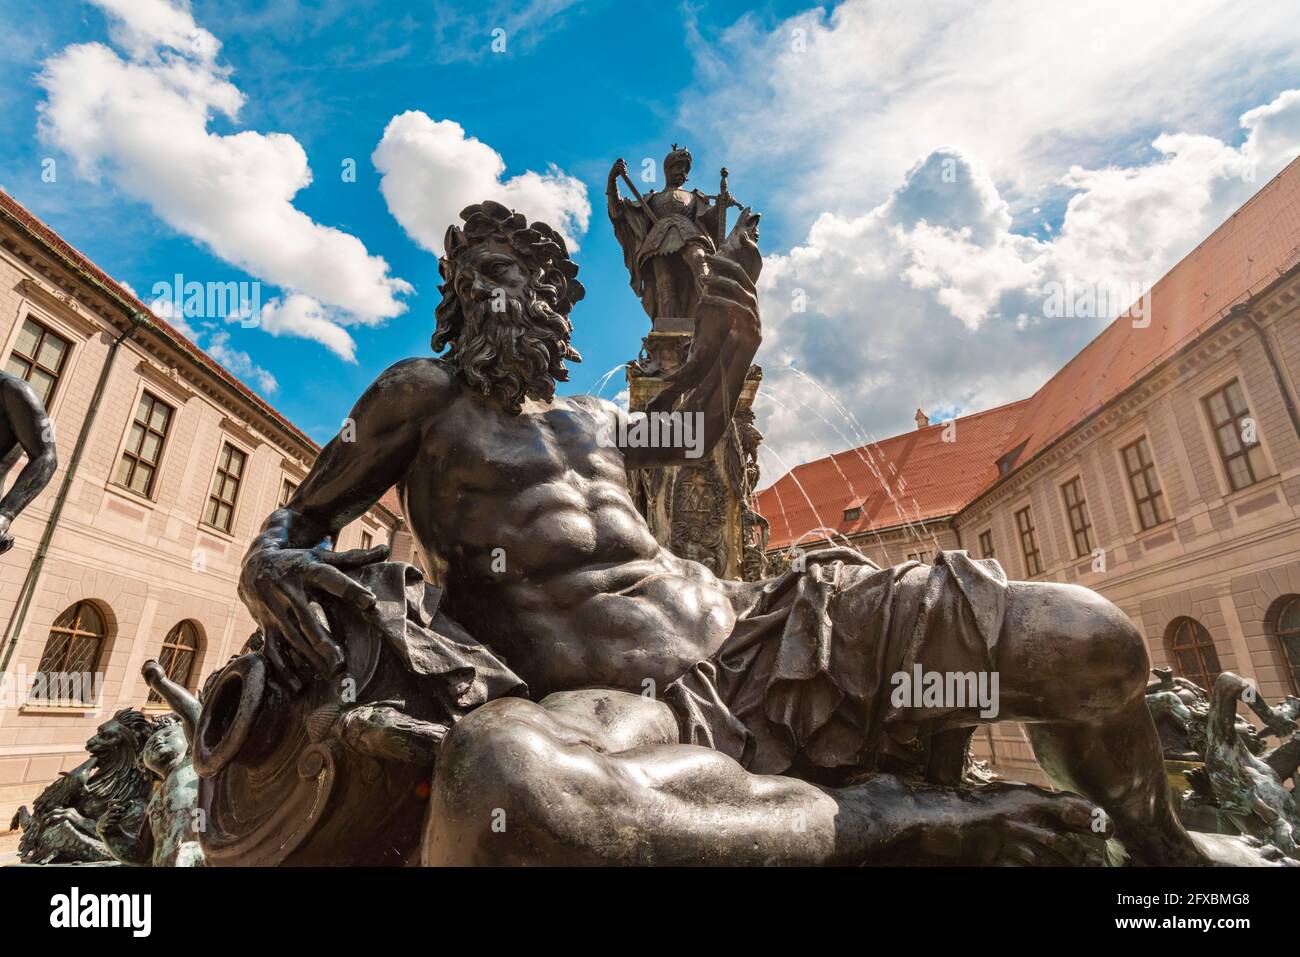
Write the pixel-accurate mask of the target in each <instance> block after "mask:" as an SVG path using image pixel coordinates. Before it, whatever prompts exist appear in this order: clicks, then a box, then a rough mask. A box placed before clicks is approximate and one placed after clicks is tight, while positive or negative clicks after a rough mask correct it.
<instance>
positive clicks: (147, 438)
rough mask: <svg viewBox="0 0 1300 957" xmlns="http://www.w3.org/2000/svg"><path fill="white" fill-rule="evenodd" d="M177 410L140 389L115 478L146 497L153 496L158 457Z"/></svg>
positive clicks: (160, 455)
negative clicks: (137, 402)
mask: <svg viewBox="0 0 1300 957" xmlns="http://www.w3.org/2000/svg"><path fill="white" fill-rule="evenodd" d="M174 411H175V410H174V409H172V407H171V406H170V405H168V404H167V403H165V402H163V401H162V400H161V399H159V398H158V397H157V396H156V395H154V394H153V393H151V392H142V393H140V402H139V404H138V405H137V406H136V408H135V419H134V421H132V423H131V431H130V432H129V433H127V436H126V448H124V449H122V458H121V459H120V460H119V461H118V463H117V472H116V473H114V475H113V481H114V482H115V483H117V484H118V485H121V486H122V487H123V488H129V489H130V490H131V491H132V492H137V493H139V494H140V495H143V496H144V497H145V498H152V497H153V487H154V479H155V478H156V477H157V475H158V461H159V459H161V458H162V450H163V444H164V443H165V442H166V441H167V430H168V429H169V428H171V424H172V413H173V412H174Z"/></svg>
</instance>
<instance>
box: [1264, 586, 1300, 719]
mask: <svg viewBox="0 0 1300 957" xmlns="http://www.w3.org/2000/svg"><path fill="white" fill-rule="evenodd" d="M1279 602H1280V605H1279V607H1278V609H1277V615H1276V616H1275V617H1274V619H1273V622H1272V628H1271V629H1270V630H1271V631H1272V633H1273V640H1274V641H1275V642H1277V647H1278V649H1279V650H1280V651H1281V654H1282V664H1283V666H1284V668H1285V670H1286V674H1287V680H1288V681H1289V682H1290V684H1291V693H1292V694H1297V695H1300V654H1297V655H1296V657H1295V658H1292V656H1291V653H1290V652H1289V651H1288V650H1287V647H1286V639H1287V638H1294V640H1295V642H1296V647H1297V648H1300V625H1297V626H1296V627H1295V628H1294V629H1292V628H1288V629H1285V630H1284V629H1283V627H1282V619H1283V618H1284V617H1286V612H1287V610H1288V609H1290V608H1291V606H1292V605H1295V606H1297V607H1300V595H1283V596H1282V597H1281V598H1280V599H1279Z"/></svg>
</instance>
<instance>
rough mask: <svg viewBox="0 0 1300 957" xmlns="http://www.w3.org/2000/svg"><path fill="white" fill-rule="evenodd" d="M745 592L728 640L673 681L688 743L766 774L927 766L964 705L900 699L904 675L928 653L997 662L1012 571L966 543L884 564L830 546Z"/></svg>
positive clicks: (983, 666)
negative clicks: (937, 733) (897, 682)
mask: <svg viewBox="0 0 1300 957" xmlns="http://www.w3.org/2000/svg"><path fill="white" fill-rule="evenodd" d="M732 604H733V606H734V607H735V610H736V614H737V621H736V626H735V628H734V630H733V631H732V633H731V635H730V636H729V637H728V639H727V640H726V642H725V643H724V644H723V646H722V647H721V648H720V649H719V650H718V651H717V652H716V653H715V654H714V655H713V656H712V657H711V658H709V659H708V660H705V661H701V662H699V663H698V664H696V665H695V666H693V667H692V668H691V669H690V670H689V671H688V672H687V673H686V674H685V675H683V676H682V677H681V678H679V679H678V680H677V681H675V682H673V683H672V684H671V685H670V686H669V687H668V688H667V689H665V692H664V700H665V701H666V702H667V703H668V704H669V706H670V707H672V708H673V710H674V711H675V712H676V713H677V717H678V722H679V725H680V727H681V740H682V742H683V743H688V744H699V745H704V746H706V747H710V748H714V749H715V750H718V751H722V752H723V753H725V754H728V755H730V756H732V757H734V758H735V759H736V760H738V761H739V762H740V763H741V764H743V765H744V766H745V767H746V768H747V769H749V770H750V771H753V772H755V773H761V774H781V773H784V772H786V771H790V770H792V769H794V770H801V769H802V770H807V769H809V768H812V769H818V768H820V769H831V770H844V771H850V770H851V771H860V770H872V769H877V768H880V769H884V768H890V769H895V768H897V767H899V766H900V765H903V766H916V767H919V766H922V765H923V764H924V762H925V761H926V758H927V753H928V750H927V749H928V738H929V735H930V734H931V733H932V731H933V730H934V729H935V728H936V727H937V726H938V723H939V722H940V721H942V720H943V719H944V718H946V717H948V716H950V715H951V713H952V711H954V710H956V709H955V708H951V707H949V708H933V707H931V708H903V707H895V706H893V705H892V704H891V701H890V698H891V694H890V692H891V690H892V688H891V678H892V676H893V675H895V674H897V673H899V672H905V671H906V672H910V671H911V669H912V667H913V665H915V664H920V665H921V666H922V668H923V669H924V670H926V671H937V672H975V673H980V672H991V671H992V670H993V669H994V667H995V666H994V662H995V652H996V645H997V640H998V634H999V632H1000V630H1001V627H1002V617H1003V613H1004V611H1005V608H1006V575H1005V574H1004V573H1003V571H1002V569H1001V567H999V566H998V564H997V563H996V562H994V561H977V560H975V559H972V558H970V557H969V556H968V555H967V554H966V553H965V552H959V551H957V552H943V553H941V554H940V555H938V556H937V557H936V559H935V564H934V565H933V566H927V565H922V564H920V563H918V562H908V563H905V564H902V565H897V566H894V567H892V568H884V569H882V568H880V567H878V566H877V565H875V564H874V563H872V562H871V561H870V560H868V559H867V558H866V557H864V556H863V555H861V554H860V553H858V552H856V551H854V550H853V549H849V548H829V549H825V550H822V551H817V552H810V553H808V554H807V555H806V556H805V557H804V569H803V570H802V571H796V570H793V569H792V570H791V571H788V572H786V573H785V574H783V575H780V576H779V577H776V578H770V579H766V580H764V581H760V582H753V583H745V584H742V585H739V586H737V587H735V588H734V589H732Z"/></svg>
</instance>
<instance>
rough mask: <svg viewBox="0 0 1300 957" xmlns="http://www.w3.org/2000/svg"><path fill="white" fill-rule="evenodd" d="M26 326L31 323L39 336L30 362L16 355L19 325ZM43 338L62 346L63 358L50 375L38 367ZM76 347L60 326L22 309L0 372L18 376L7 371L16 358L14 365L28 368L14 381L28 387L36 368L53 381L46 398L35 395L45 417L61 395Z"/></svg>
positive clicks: (23, 355)
mask: <svg viewBox="0 0 1300 957" xmlns="http://www.w3.org/2000/svg"><path fill="white" fill-rule="evenodd" d="M27 322H30V323H32V325H34V326H36V327H38V328H39V329H40V334H39V335H38V336H37V339H36V348H35V350H34V355H33V356H31V357H30V358H29V357H28V356H27V355H25V354H23V353H20V352H19V351H18V337H19V335H20V334H21V333H22V329H23V325H24V324H25V323H27ZM47 336H53V337H54V338H55V339H58V340H59V341H61V342H63V343H64V349H63V355H62V357H61V358H60V360H59V368H58V369H57V370H56V371H53V372H51V371H50V369H49V368H48V367H46V366H43V365H40V363H39V356H40V352H41V346H42V344H44V342H45V339H46V337H47ZM76 344H77V340H76V339H75V338H73V337H72V336H69V335H68V333H67V330H65V329H64V328H63V327H62V326H59V325H57V324H55V323H53V322H50V321H49V320H48V319H47V318H46V317H45V316H44V315H43V314H35V313H34V312H33V310H31V309H25V310H22V311H20V313H19V316H18V321H17V322H16V323H15V324H14V328H13V333H12V335H11V336H10V340H9V343H8V350H7V351H6V352H5V358H4V365H3V366H0V368H3V369H4V370H5V371H6V372H9V373H10V374H11V375H18V373H16V372H13V371H12V370H10V368H9V364H10V362H12V361H13V360H14V358H15V357H17V359H18V361H20V362H25V363H27V364H28V365H29V366H30V367H31V368H29V369H28V370H27V373H28V374H27V375H18V377H19V378H20V379H22V380H23V381H24V382H26V383H27V384H28V385H31V379H30V378H29V376H30V374H31V373H32V372H33V371H34V370H36V369H37V368H40V369H41V371H43V372H45V373H46V374H48V375H50V376H51V377H52V378H53V380H54V381H53V382H52V383H51V384H50V393H49V395H47V396H41V395H39V394H38V395H37V398H38V399H40V400H41V405H42V406H44V408H45V411H46V414H47V415H48V414H49V412H50V409H52V408H53V407H54V403H55V401H56V400H57V399H58V398H59V396H60V395H61V393H60V391H59V385H60V383H62V382H63V381H64V380H65V379H66V378H67V377H68V373H69V372H70V371H71V368H70V367H71V365H72V354H73V352H74V350H75V347H76ZM32 391H33V392H35V391H36V387H35V386H32Z"/></svg>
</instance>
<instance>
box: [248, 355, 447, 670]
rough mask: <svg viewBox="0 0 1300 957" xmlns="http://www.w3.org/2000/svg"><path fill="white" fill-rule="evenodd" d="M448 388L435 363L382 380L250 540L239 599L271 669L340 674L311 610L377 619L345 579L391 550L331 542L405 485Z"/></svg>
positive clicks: (414, 365)
mask: <svg viewBox="0 0 1300 957" xmlns="http://www.w3.org/2000/svg"><path fill="white" fill-rule="evenodd" d="M446 386H447V375H446V373H445V372H444V371H443V369H442V367H441V366H440V365H439V364H438V363H437V362H435V361H434V360H432V359H408V360H405V361H403V362H399V363H397V364H396V365H394V366H392V367H390V368H389V369H387V370H386V371H384V372H383V373H382V374H381V375H380V376H379V378H378V379H376V380H375V382H374V383H373V384H372V385H371V386H370V388H368V389H367V390H366V392H365V394H363V395H362V396H361V399H360V400H359V401H358V402H357V404H356V406H355V407H354V408H353V410H352V413H351V414H350V415H349V416H348V418H346V419H345V420H344V421H343V428H342V429H341V430H340V432H339V434H338V435H337V436H335V438H334V439H332V440H331V441H330V443H329V444H328V445H326V446H325V448H324V449H323V450H322V451H321V454H320V456H319V457H318V458H317V459H316V464H315V465H314V466H313V467H312V470H311V472H310V474H308V476H307V478H306V479H304V480H303V483H302V485H300V486H299V487H298V490H297V491H296V492H295V493H294V495H293V497H292V498H291V499H290V500H289V501H288V502H287V503H286V504H285V506H284V507H283V508H280V509H277V510H276V511H275V512H272V513H271V517H270V518H268V519H267V520H266V524H265V525H264V526H263V527H262V532H261V534H260V535H258V537H257V538H256V539H255V540H254V541H253V544H252V546H251V547H250V548H249V550H248V554H247V555H245V556H244V567H243V570H242V572H241V575H240V581H239V597H240V598H241V599H243V602H244V604H245V605H247V606H248V610H249V613H250V614H251V615H252V616H253V619H254V621H256V622H257V623H258V625H259V626H260V627H261V629H262V636H263V639H264V641H265V648H266V652H267V658H268V660H269V661H270V663H271V665H272V667H273V668H276V669H277V670H279V671H281V672H282V673H283V672H300V671H304V670H306V671H310V672H313V673H315V674H318V675H323V676H328V675H333V674H337V673H339V672H340V671H342V669H343V666H344V662H343V652H342V649H341V648H340V646H339V645H338V643H336V642H335V641H334V640H333V638H332V637H331V636H330V634H329V632H328V631H327V630H326V629H325V626H324V625H322V624H321V623H320V621H319V619H318V618H317V616H316V614H315V613H314V612H313V610H312V608H311V604H312V602H320V601H322V600H324V601H342V602H347V603H349V604H352V605H354V606H355V607H357V608H359V609H361V610H362V611H363V612H367V613H368V612H371V611H373V609H374V604H375V596H374V595H373V594H372V593H371V592H370V591H369V590H368V589H366V588H364V587H362V586H361V585H359V584H357V582H356V581H354V580H353V579H352V578H351V577H349V576H348V575H347V574H345V573H346V572H347V571H348V570H351V569H355V568H359V567H361V566H363V565H367V564H370V563H371V562H376V561H382V560H383V559H384V558H385V557H387V554H388V548H387V546H383V545H380V546H377V547H375V548H369V549H353V550H351V551H346V552H336V551H334V548H333V542H334V541H335V540H336V539H337V536H338V533H339V532H340V531H341V530H342V529H343V527H344V526H345V525H347V524H348V523H349V522H351V521H353V520H355V519H356V518H358V517H360V516H361V515H362V514H364V513H365V511H366V510H367V509H369V508H370V507H371V506H372V505H374V504H375V502H377V501H379V498H380V496H382V495H383V494H384V493H385V492H387V491H388V490H389V489H390V488H392V487H393V486H394V485H395V484H397V483H398V482H400V481H401V480H402V479H403V478H404V477H405V475H406V471H407V469H408V468H409V467H410V464H411V462H412V460H413V459H414V458H415V454H416V451H417V449H418V447H419V441H420V438H421V436H422V435H423V432H424V427H425V425H426V424H427V422H428V421H429V417H430V414H431V412H432V409H433V408H434V407H435V405H436V404H437V403H438V402H439V399H440V397H441V396H442V395H443V394H444V391H445V389H446Z"/></svg>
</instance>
